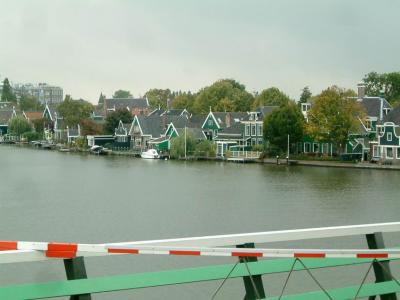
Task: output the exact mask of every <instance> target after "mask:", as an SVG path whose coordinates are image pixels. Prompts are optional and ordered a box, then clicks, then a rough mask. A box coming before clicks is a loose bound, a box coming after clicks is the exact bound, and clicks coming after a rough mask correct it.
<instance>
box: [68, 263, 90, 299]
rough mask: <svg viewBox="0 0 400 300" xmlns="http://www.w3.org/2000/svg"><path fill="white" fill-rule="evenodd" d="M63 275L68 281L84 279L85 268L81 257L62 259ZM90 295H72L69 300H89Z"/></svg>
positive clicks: (85, 275)
mask: <svg viewBox="0 0 400 300" xmlns="http://www.w3.org/2000/svg"><path fill="white" fill-rule="evenodd" d="M64 267H65V273H66V274H67V279H68V280H74V279H86V278H87V274H86V268H85V261H84V260H83V257H75V258H69V259H64ZM91 299H92V297H91V295H90V294H82V295H72V296H71V297H70V300H91Z"/></svg>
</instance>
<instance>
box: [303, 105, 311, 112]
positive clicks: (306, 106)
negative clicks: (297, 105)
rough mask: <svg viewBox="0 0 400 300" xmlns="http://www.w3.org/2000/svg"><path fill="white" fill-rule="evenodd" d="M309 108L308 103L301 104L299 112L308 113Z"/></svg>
mask: <svg viewBox="0 0 400 300" xmlns="http://www.w3.org/2000/svg"><path fill="white" fill-rule="evenodd" d="M310 108H311V104H310V103H302V104H301V111H302V112H307V111H309V110H310Z"/></svg>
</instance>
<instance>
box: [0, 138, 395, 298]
mask: <svg viewBox="0 0 400 300" xmlns="http://www.w3.org/2000/svg"><path fill="white" fill-rule="evenodd" d="M399 183H400V172H396V171H384V170H359V169H339V168H319V167H301V166H293V167H286V166H275V165H259V164H246V165H243V164H234V163H218V162H217V163H215V162H178V161H161V160H160V161H148V160H142V159H133V158H125V157H114V156H110V157H98V156H91V155H78V154H72V153H59V152H50V151H45V150H34V149H29V148H20V147H15V146H0V187H1V192H0V225H1V226H0V240H27V241H60V242H81V243H104V242H122V241H133V240H148V239H164V238H175V237H187V236H201V235H214V234H228V233H242V232H255V231H267V230H279V229H293V228H307V227H319V226H333V225H351V224H361V223H374V222H390V221H398V220H399V212H400V202H399ZM385 237H386V238H387V240H386V241H387V245H388V246H398V245H399V243H398V242H397V241H399V236H398V235H396V234H388V235H386V236H385ZM273 246H288V247H324V246H325V247H332V248H334V247H347V248H349V247H366V243H365V241H364V238H363V237H352V238H341V239H330V240H313V241H302V242H296V243H287V244H285V243H280V244H274V245H273ZM232 262H234V260H233V259H230V258H190V257H165V256H162V257H155V256H119V257H101V258H89V259H87V260H86V265H87V271H88V275H89V277H92V276H104V275H111V274H128V273H135V272H146V271H160V270H169V269H173V268H180V267H191V266H200V265H207V264H223V263H232ZM0 266H1V267H0V285H6V284H12V283H30V282H41V281H49V280H62V279H64V278H65V275H64V273H63V265H62V263H61V261H52V262H35V263H24V264H22V263H20V264H7V265H0ZM353 269H356V270H353ZM353 269H352V270H347V269H346V272H342V271H337V272H331V271H327V270H322V271H317V272H319V274H318V273H317V274H318V275H319V276H321V278H322V279H323V280H325V282H326V283H327V285H330V286H332V287H334V286H340V285H343V284H346V283H352V284H354V283H355V284H357V283H358V282H359V281H361V279H362V270H365V268H364V267H356V268H353ZM300 274H301V273H299V274H296V275H295V276H294V278H293V281H291V282H292V284H291V285H290V286H289V289H292V290H307V289H309V288H312V289H315V286H314V284H313V283H312V281H311V280H310V279H309V278H308V277H306V276H305V275H300ZM339 274H340V276H339ZM343 274H345V275H343ZM283 279H284V277H283V276H281V275H276V276H264V284H265V288H266V290H267V293H268V294H270V292H271V293H272V294H276V293H277V292H278V293H279V289H280V288H281V286H282V284H283ZM218 284H219V282H209V283H197V284H189V285H180V286H171V287H163V288H152V289H143V290H133V291H124V292H119V293H109V294H101V295H95V296H94V297H93V298H94V299H132V298H135V299H171V298H174V299H180V298H186V299H209V298H210V296H211V295H212V293H213V292H214V290H215V289H216V288H217V286H218ZM242 296H243V284H242V282H241V280H239V279H230V280H228V281H227V283H226V284H225V285H224V287H223V288H222V289H221V291H220V292H219V294H218V296H217V299H240V298H242Z"/></svg>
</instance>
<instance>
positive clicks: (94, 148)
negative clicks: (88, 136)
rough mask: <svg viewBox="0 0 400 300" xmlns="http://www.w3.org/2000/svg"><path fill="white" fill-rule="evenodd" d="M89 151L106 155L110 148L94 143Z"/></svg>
mask: <svg viewBox="0 0 400 300" xmlns="http://www.w3.org/2000/svg"><path fill="white" fill-rule="evenodd" d="M90 152H91V153H93V154H98V155H107V154H109V153H110V152H111V150H110V149H107V148H104V147H102V146H98V145H94V146H92V147H91V148H90Z"/></svg>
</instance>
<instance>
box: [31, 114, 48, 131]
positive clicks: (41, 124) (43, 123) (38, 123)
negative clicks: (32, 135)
mask: <svg viewBox="0 0 400 300" xmlns="http://www.w3.org/2000/svg"><path fill="white" fill-rule="evenodd" d="M31 122H32V124H33V128H34V129H35V131H36V132H38V133H43V132H44V129H45V128H46V127H47V125H49V120H48V119H47V118H41V119H36V120H33V121H31Z"/></svg>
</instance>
